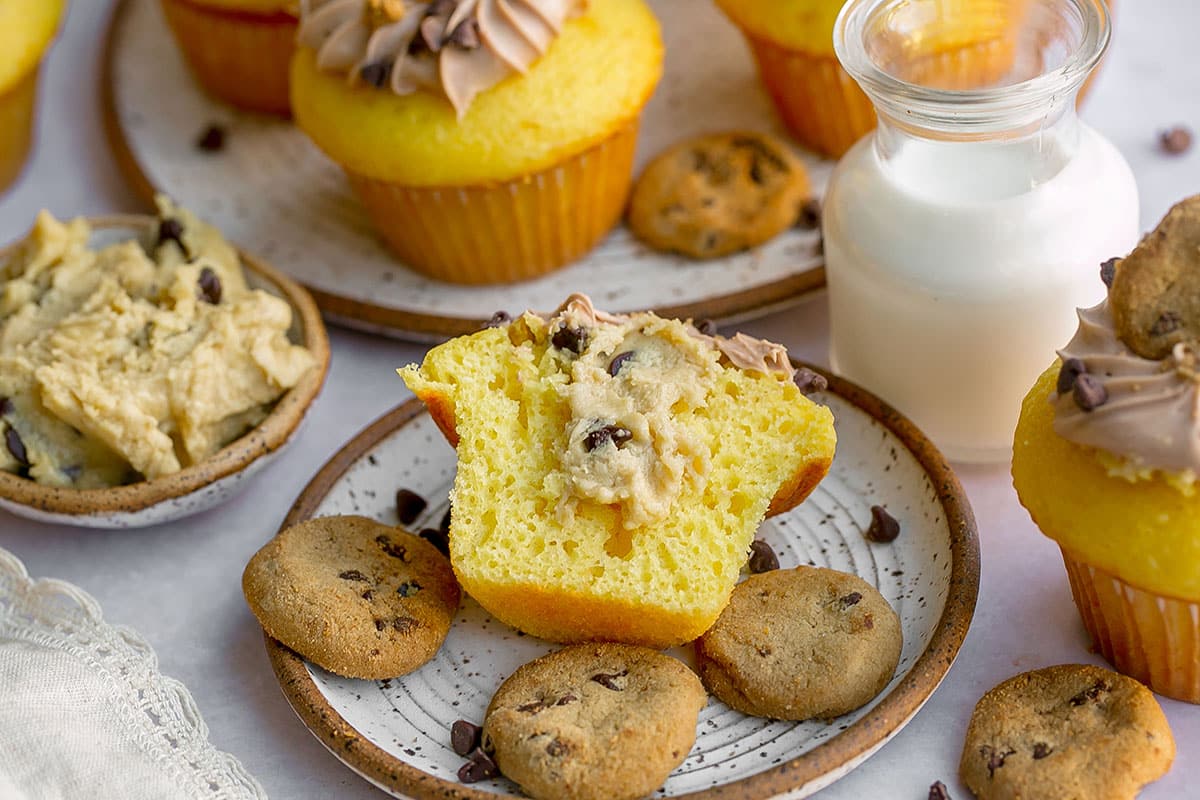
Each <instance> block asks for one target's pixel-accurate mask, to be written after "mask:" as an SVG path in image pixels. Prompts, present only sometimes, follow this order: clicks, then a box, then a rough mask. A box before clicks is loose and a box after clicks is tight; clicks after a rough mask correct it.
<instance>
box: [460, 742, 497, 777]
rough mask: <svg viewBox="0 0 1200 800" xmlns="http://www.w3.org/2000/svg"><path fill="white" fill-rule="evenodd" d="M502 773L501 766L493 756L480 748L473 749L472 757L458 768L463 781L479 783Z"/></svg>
mask: <svg viewBox="0 0 1200 800" xmlns="http://www.w3.org/2000/svg"><path fill="white" fill-rule="evenodd" d="M499 774H500V768H499V767H497V766H496V762H495V761H492V758H491V756H489V755H488V754H487V753H485V752H483V751H482V750H480V749H478V748H477V749H475V750H473V751H471V758H470V760H469V761H467V763H465V764H463V765H462V766H461V767H459V768H458V779H459V780H460V781H462V782H463V783H478V782H479V781H486V780H488V779H489V778H494V777H496V776H497V775H499Z"/></svg>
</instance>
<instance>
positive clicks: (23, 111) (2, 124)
mask: <svg viewBox="0 0 1200 800" xmlns="http://www.w3.org/2000/svg"><path fill="white" fill-rule="evenodd" d="M37 82H38V70H37V69H36V68H34V69H32V70H30V71H29V74H28V75H26V76H25V77H24V78H22V79H21V80H20V81H18V82H17V83H16V84H15V85H14V86H13V87H12V88H10V89H8V90H7V91H5V92H4V93H2V94H0V192H3V191H4V190H5V189H7V188H8V187H9V186H11V185H12V184H13V183H14V182H15V181H16V180H17V178H18V177H20V175H21V170H22V169H24V167H25V161H26V160H27V159H28V158H29V150H30V148H31V147H32V145H33V121H34V117H35V108H34V107H35V102H36V100H37Z"/></svg>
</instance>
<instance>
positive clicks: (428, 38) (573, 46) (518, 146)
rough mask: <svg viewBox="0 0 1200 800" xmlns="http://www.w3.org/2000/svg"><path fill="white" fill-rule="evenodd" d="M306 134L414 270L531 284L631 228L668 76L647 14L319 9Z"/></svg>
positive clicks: (446, 4)
mask: <svg viewBox="0 0 1200 800" xmlns="http://www.w3.org/2000/svg"><path fill="white" fill-rule="evenodd" d="M302 18H303V20H302V24H301V29H300V37H299V44H300V47H299V50H298V52H297V54H296V57H295V60H294V61H293V64H292V107H293V112H294V113H295V115H296V122H297V123H298V124H299V126H300V127H301V128H302V129H303V130H304V131H305V133H307V134H308V135H309V136H310V137H311V138H312V139H313V141H314V142H315V143H316V144H317V145H318V146H319V147H320V148H321V149H322V150H324V151H325V153H326V154H328V155H329V156H330V158H332V159H333V160H334V161H336V162H337V163H338V164H340V165H341V166H342V167H343V169H344V170H345V172H346V175H347V176H348V177H349V179H350V183H351V185H352V186H353V187H354V189H355V191H356V193H357V194H358V196H359V197H360V198H361V200H362V202H363V205H364V206H365V207H366V210H367V212H368V214H369V215H370V217H371V220H372V222H373V223H374V225H375V227H376V229H377V230H378V231H379V233H380V235H381V236H382V237H383V239H384V240H385V241H386V242H387V244H388V245H390V247H391V248H392V249H393V250H394V251H395V253H396V254H397V255H398V256H399V257H400V258H401V259H402V260H403V261H404V262H405V263H406V264H408V265H409V266H411V267H413V268H414V269H417V270H419V271H421V272H424V273H426V274H428V275H430V276H432V277H435V278H439V279H442V280H447V281H453V282H457V283H494V282H502V281H515V280H522V279H526V278H532V277H534V276H537V275H541V274H544V273H546V272H549V271H551V270H553V269H556V268H558V267H561V266H563V265H565V264H567V263H568V262H570V261H572V260H574V259H576V258H578V257H579V256H581V255H582V254H584V253H585V252H587V251H588V250H589V249H591V248H592V247H593V246H594V245H595V244H596V243H597V242H598V241H599V240H600V238H601V237H603V236H604V235H605V233H607V232H608V231H609V229H611V228H612V226H613V225H614V224H615V223H616V222H617V220H618V219H619V218H620V215H621V211H622V208H623V206H624V203H625V199H626V197H627V195H628V192H629V185H630V179H631V173H632V169H633V152H634V144H635V141H636V138H637V128H638V118H639V115H640V113H641V111H642V108H643V106H644V105H645V103H646V102H647V101H648V100H649V98H650V95H651V93H652V92H653V91H654V87H655V86H656V84H657V83H658V79H659V77H660V75H661V73H662V42H661V38H660V34H659V28H658V23H657V22H656V21H655V19H654V16H653V15H652V14H651V13H650V11H649V9H648V8H647V7H646V6H645V4H644V3H643V2H642V0H591V2H590V3H589V2H584V0H508V1H507V2H501V1H500V0H457V2H456V0H438V1H437V2H433V3H418V2H399V1H398V0H311V2H309V3H307V4H306V5H305V7H304V8H303V10H302Z"/></svg>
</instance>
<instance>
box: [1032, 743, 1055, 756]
mask: <svg viewBox="0 0 1200 800" xmlns="http://www.w3.org/2000/svg"><path fill="white" fill-rule="evenodd" d="M1053 752H1054V748H1053V747H1051V746H1050V745H1048V744H1046V743H1045V742H1034V744H1033V760H1034V761H1041V760H1042V759H1043V758H1045V757H1046V756H1048V755H1050V754H1051V753H1053Z"/></svg>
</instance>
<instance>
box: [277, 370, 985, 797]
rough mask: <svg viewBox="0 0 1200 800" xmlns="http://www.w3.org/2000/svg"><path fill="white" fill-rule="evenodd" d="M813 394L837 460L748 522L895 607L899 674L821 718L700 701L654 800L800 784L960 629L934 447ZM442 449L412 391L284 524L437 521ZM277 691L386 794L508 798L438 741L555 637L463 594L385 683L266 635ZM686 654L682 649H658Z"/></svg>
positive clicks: (957, 548) (922, 681) (884, 420)
mask: <svg viewBox="0 0 1200 800" xmlns="http://www.w3.org/2000/svg"><path fill="white" fill-rule="evenodd" d="M830 384H831V385H830V389H829V391H828V392H825V393H823V394H822V395H818V396H817V397H816V399H818V400H819V401H820V402H824V403H827V404H828V405H829V407H830V408H831V409H832V410H833V413H834V417H835V420H836V422H835V424H836V427H837V434H838V449H837V456H836V457H835V458H834V461H833V467H832V469H831V470H830V473H829V475H828V476H827V477H826V478H825V480H824V481H822V482H821V484H820V485H819V486H818V487H817V489H816V490H815V491H814V492H813V494H812V495H811V496H810V497H809V498H808V499H807V500H806V501H805V502H804V503H802V504H801V505H800V506H799V507H798V508H796V509H793V510H792V511H789V512H787V513H785V514H781V515H779V516H777V517H773V518H771V519H769V520H767V521H766V522H764V523H763V525H762V528H761V530H760V532H759V536H761V537H762V538H764V539H766V540H767V541H768V542H769V543H770V544H771V545H772V547H773V548H774V549H775V551H776V553H778V554H779V559H780V563H781V565H782V566H784V567H788V566H795V565H798V564H817V565H820V566H827V567H833V568H835V569H840V570H844V571H847V572H853V573H856V574H858V575H859V576H861V577H863V578H864V579H866V580H867V581H868V582H870V583H871V584H873V585H875V586H877V587H878V588H879V590H880V591H881V592H882V593H883V595H884V596H885V597H886V598H887V599H888V601H889V602H890V603H891V604H892V606H893V607H894V608H895V609H896V611H897V612H898V613H899V615H900V618H901V621H902V624H903V629H904V650H903V653H902V655H901V660H900V666H899V668H898V669H897V671H896V676H895V677H894V678H893V679H892V681H891V683H889V684H888V686H887V688H886V689H885V690H884V691H883V693H881V694H880V695H879V696H878V697H877V698H875V700H874V701H872V702H871V703H869V704H868V705H867V706H865V707H864V708H861V709H859V710H858V711H855V712H854V713H852V714H847V715H845V716H842V717H839V718H837V719H836V720H834V721H833V722H832V723H826V722H820V721H813V722H801V723H795V722H779V721H770V720H765V719H760V718H756V717H749V716H746V715H744V714H741V713H739V712H737V711H734V710H732V709H730V708H729V707H728V706H726V705H725V704H724V703H722V702H720V701H718V700H716V699H715V698H714V699H710V701H709V704H708V706H707V708H705V709H704V711H703V712H702V713H701V715H700V724H699V730H698V736H697V740H696V745H695V747H694V748H693V749H692V752H691V754H690V755H689V756H688V758H687V760H686V761H685V762H684V763H683V764H682V765H681V766H680V767H679V768H678V769H676V770H675V771H674V772H673V773H672V774H671V776H670V778H668V780H667V782H666V784H665V785H664V786H663V788H662V790H661V791H660V792H658V794H657V796H667V797H679V796H684V797H689V798H712V799H713V800H716V799H717V798H723V799H724V798H738V799H739V800H758V799H759V798H799V797H805V796H807V795H809V794H811V793H813V792H815V791H817V790H818V789H820V788H822V787H824V786H827V785H828V784H830V783H832V782H833V781H835V780H837V779H838V778H839V777H841V776H842V775H844V774H846V773H847V772H849V771H850V770H851V769H853V768H854V767H855V766H856V765H858V764H859V763H861V762H862V761H863V760H865V759H866V758H867V757H868V756H870V755H871V754H872V753H874V752H875V751H876V750H877V749H878V748H879V747H881V746H882V745H883V744H884V742H886V741H887V740H888V739H890V738H891V737H892V736H894V735H895V734H896V733H897V732H898V731H899V730H900V729H901V728H902V727H903V726H904V725H905V724H906V723H907V722H908V721H909V720H910V719H911V718H912V716H913V715H914V714H916V712H917V710H918V709H920V707H921V705H922V704H923V703H924V702H925V700H926V699H927V698H928V697H929V695H930V694H932V693H933V691H934V689H936V688H937V686H938V684H939V683H940V682H941V680H942V678H943V677H944V676H945V674H946V671H947V670H948V669H949V668H950V665H951V663H952V662H953V661H954V657H955V654H956V653H957V652H958V648H959V645H960V644H961V643H962V641H963V637H964V636H965V635H966V633H967V627H968V625H969V624H970V621H971V615H972V613H973V612H974V608H975V597H976V594H977V591H978V587H979V543H978V540H977V538H976V531H975V522H974V518H973V516H972V514H971V510H970V507H969V505H968V504H967V499H966V496H965V494H964V493H963V491H962V488H961V487H960V486H959V483H958V480H957V479H956V478H955V477H954V475H953V473H952V472H951V471H950V468H949V467H948V466H947V465H946V463H945V461H944V460H943V459H942V457H941V455H940V454H939V453H938V452H937V450H936V449H934V447H933V445H931V444H930V443H929V441H928V440H926V439H925V437H924V436H923V435H922V434H921V433H920V432H919V431H918V430H917V429H916V428H915V427H913V425H912V424H911V423H910V422H908V421H907V420H906V419H904V418H903V417H901V416H900V415H899V414H897V413H896V412H895V411H893V410H892V409H890V408H888V407H887V406H885V405H884V404H883V403H881V402H880V401H879V400H877V399H876V398H874V397H873V396H871V395H869V394H868V393H866V392H865V391H863V390H861V389H858V388H857V387H855V386H853V385H851V384H849V383H847V382H845V381H841V380H837V379H832V380H831V382H830ZM454 471H455V455H454V450H453V449H452V448H451V447H450V446H449V445H448V444H447V443H446V442H445V440H444V439H443V438H442V435H441V434H440V433H439V432H438V429H437V427H436V425H435V424H434V423H433V421H432V420H431V419H430V417H429V415H428V414H427V413H425V411H424V408H423V406H421V405H420V403H419V402H418V401H415V400H414V401H410V402H409V403H406V404H405V405H402V406H400V407H399V408H397V409H396V410H394V411H392V412H391V413H389V414H387V415H386V416H384V417H383V418H381V419H380V420H378V421H377V422H375V423H374V424H373V425H371V426H370V427H369V428H367V429H366V430H365V431H363V432H362V433H361V434H359V436H358V437H356V438H355V439H354V440H353V441H351V442H350V443H349V444H348V445H346V447H344V448H343V449H342V450H341V452H339V453H338V454H337V455H335V456H334V457H333V458H332V459H331V460H330V461H329V463H328V464H326V465H325V467H324V468H323V469H322V470H321V471H320V472H319V473H318V474H317V476H316V477H315V478H313V480H312V482H311V483H310V484H309V485H308V487H307V488H306V489H305V490H304V492H303V493H302V494H301V495H300V498H299V499H298V500H297V501H296V504H295V505H294V506H293V507H292V510H291V512H290V513H289V514H288V517H287V519H286V520H285V521H284V525H285V526H287V525H291V524H293V523H296V522H299V521H301V520H304V519H308V518H310V517H315V516H327V515H333V514H364V515H367V516H371V517H374V518H376V519H379V520H382V521H384V522H388V523H392V524H395V523H396V511H395V507H394V497H395V492H396V489H397V488H399V487H405V488H408V489H411V490H413V491H416V492H418V493H420V494H421V495H422V496H424V497H425V498H427V499H428V500H429V501H430V504H429V508H427V509H426V511H425V513H424V514H423V516H422V518H421V519H419V520H417V522H416V524H415V525H414V526H413V527H414V529H416V528H419V527H425V526H433V527H436V525H437V523H438V520H440V518H441V516H442V514H443V513H444V512H445V510H446V496H447V491H448V490H449V488H450V486H451V483H452V482H453V479H454ZM876 504H878V505H883V506H885V507H886V508H887V509H889V510H890V511H891V512H892V513H893V514H894V515H895V516H896V518H897V519H898V520H899V521H900V523H901V525H902V533H901V534H900V536H899V538H897V539H896V541H894V542H892V543H890V544H871V543H869V542H867V541H866V540H865V539H864V538H863V535H862V531H863V529H864V527H865V526H866V524H867V522H868V521H869V519H870V507H871V506H872V505H876ZM267 647H268V651H269V653H270V656H271V662H272V664H273V665H274V668H275V672H276V675H277V676H278V678H279V681H280V684H281V685H282V687H283V690H284V693H285V694H286V695H287V697H288V700H289V701H290V702H291V704H292V707H293V708H294V709H295V710H296V713H297V714H298V715H299V716H300V719H301V720H303V722H304V724H305V725H307V726H308V727H309V729H310V730H312V732H313V733H314V734H315V735H316V736H317V738H318V739H320V740H321V741H322V742H323V743H324V744H325V746H326V747H328V748H329V750H330V752H331V753H333V754H334V755H335V756H337V758H339V759H341V760H342V761H343V762H345V763H346V764H347V765H348V766H350V767H351V768H352V769H353V770H354V771H356V772H357V773H359V774H360V775H362V776H363V777H364V778H366V779H367V780H369V781H371V782H372V783H374V784H376V785H377V786H379V787H380V788H382V789H384V790H385V791H387V792H390V793H391V794H393V795H395V796H396V797H412V798H421V800H425V799H426V798H429V799H432V798H460V799H463V800H466V799H467V798H472V799H474V800H481V799H483V798H489V797H495V796H496V795H497V794H499V795H502V796H508V795H516V796H520V792H519V791H518V790H517V789H516V787H515V786H514V785H512V784H511V783H508V782H506V781H504V780H497V781H492V782H486V783H477V784H472V785H470V786H467V785H464V784H462V783H459V782H458V780H457V778H456V776H455V773H456V771H457V770H458V768H459V766H461V764H462V763H463V759H462V758H460V757H459V756H457V755H455V754H454V752H453V750H451V749H450V726H451V724H452V723H453V722H454V721H455V720H457V719H467V720H473V721H475V722H479V721H481V720H482V718H483V713H484V710H485V708H486V707H487V703H488V701H489V700H490V699H491V696H492V693H493V692H494V691H495V690H496V688H497V687H498V686H499V685H500V683H501V681H502V680H503V679H504V678H505V677H506V676H508V675H510V674H511V673H512V671H513V670H514V669H515V668H516V667H518V666H519V665H521V664H523V663H525V662H527V661H529V660H531V659H533V658H536V657H537V656H539V655H542V654H543V653H546V652H548V651H549V650H551V649H553V647H554V645H551V644H549V643H547V642H543V641H541V640H538V639H534V638H532V637H529V636H525V635H523V634H519V633H517V632H516V631H514V630H513V629H511V628H509V627H507V626H506V625H504V624H502V623H500V622H498V621H496V620H493V619H491V618H490V617H489V616H488V615H487V613H486V612H484V611H483V609H481V608H480V607H479V605H478V604H476V603H475V602H474V601H473V600H471V599H470V598H465V599H464V602H463V606H462V608H461V609H460V611H459V614H458V617H457V619H456V620H455V622H454V626H453V627H452V628H451V630H450V634H449V636H448V637H447V639H446V642H445V644H444V645H443V647H442V649H441V650H440V651H439V653H438V654H437V656H436V657H435V658H434V659H433V660H432V661H430V662H429V663H428V664H426V665H425V666H423V667H421V668H420V669H419V670H417V671H416V672H414V673H412V674H410V675H406V676H404V677H402V678H397V679H394V680H390V681H380V682H369V681H359V680H351V679H346V678H340V677H338V676H336V675H332V674H330V673H328V672H325V671H324V670H321V669H320V668H318V667H316V666H313V665H312V664H309V663H307V662H305V661H304V660H303V659H301V658H300V657H299V656H298V655H296V654H295V653H294V652H292V651H291V650H289V649H287V648H286V647H284V646H283V645H281V644H279V643H278V642H275V641H273V640H270V639H268V641H267ZM671 652H672V654H673V655H675V656H677V657H679V658H680V659H682V660H684V661H685V662H688V663H691V653H690V651H689V650H687V649H686V648H677V649H676V650H673V651H671Z"/></svg>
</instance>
